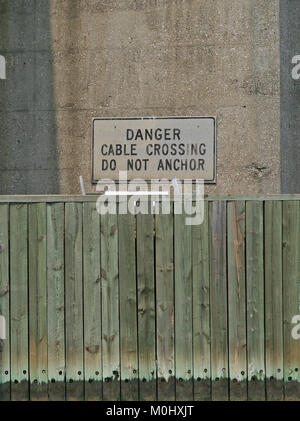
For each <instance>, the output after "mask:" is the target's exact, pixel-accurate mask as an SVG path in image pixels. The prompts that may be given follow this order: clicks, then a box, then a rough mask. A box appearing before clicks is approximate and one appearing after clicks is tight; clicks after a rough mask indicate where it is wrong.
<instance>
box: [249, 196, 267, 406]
mask: <svg viewBox="0 0 300 421" xmlns="http://www.w3.org/2000/svg"><path fill="white" fill-rule="evenodd" d="M246 259H247V348H248V349H247V351H248V399H249V400H264V399H265V331H264V232H263V202H258V201H254V200H253V201H248V202H247V203H246Z"/></svg>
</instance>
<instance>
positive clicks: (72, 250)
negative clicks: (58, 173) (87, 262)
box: [65, 202, 84, 401]
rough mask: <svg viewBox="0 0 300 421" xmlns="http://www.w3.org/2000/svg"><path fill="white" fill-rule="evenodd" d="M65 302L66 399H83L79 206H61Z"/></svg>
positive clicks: (77, 204)
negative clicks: (63, 208) (63, 222)
mask: <svg viewBox="0 0 300 421" xmlns="http://www.w3.org/2000/svg"><path fill="white" fill-rule="evenodd" d="M65 277H66V281H65V288H66V289H65V303H66V315H65V323H66V391H67V400H70V401H73V400H79V401H80V400H83V399H84V382H83V379H84V373H83V308H82V305H83V298H82V292H83V285H82V203H72V202H70V203H66V204H65Z"/></svg>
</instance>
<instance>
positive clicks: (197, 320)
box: [192, 201, 211, 401]
mask: <svg viewBox="0 0 300 421" xmlns="http://www.w3.org/2000/svg"><path fill="white" fill-rule="evenodd" d="M192 258H193V265H192V276H193V357H194V399H195V400H197V401H207V400H211V377H210V320H209V305H210V304H209V236H208V202H207V201H206V202H205V203H204V221H203V223H202V224H201V225H195V226H193V227H192Z"/></svg>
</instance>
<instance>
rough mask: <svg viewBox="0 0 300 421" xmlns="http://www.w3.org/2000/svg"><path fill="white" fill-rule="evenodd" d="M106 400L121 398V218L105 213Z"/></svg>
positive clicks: (103, 242)
mask: <svg viewBox="0 0 300 421" xmlns="http://www.w3.org/2000/svg"><path fill="white" fill-rule="evenodd" d="M101 285H102V367H103V400H104V401H116V400H120V381H119V380H120V347H119V345H120V340H119V269H118V221H117V216H116V215H110V214H106V215H101Z"/></svg>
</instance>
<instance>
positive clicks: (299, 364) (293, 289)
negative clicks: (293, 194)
mask: <svg viewBox="0 0 300 421" xmlns="http://www.w3.org/2000/svg"><path fill="white" fill-rule="evenodd" d="M282 236H283V238H282V239H283V255H282V257H283V261H282V265H283V326H284V351H283V355H284V395H285V399H286V400H300V374H299V372H300V341H299V340H295V339H294V338H293V337H292V331H293V328H294V327H295V325H294V324H292V319H293V317H294V316H296V315H299V313H300V312H299V308H300V305H299V304H300V299H299V290H300V289H299V279H300V259H299V255H300V202H285V203H283V232H282Z"/></svg>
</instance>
